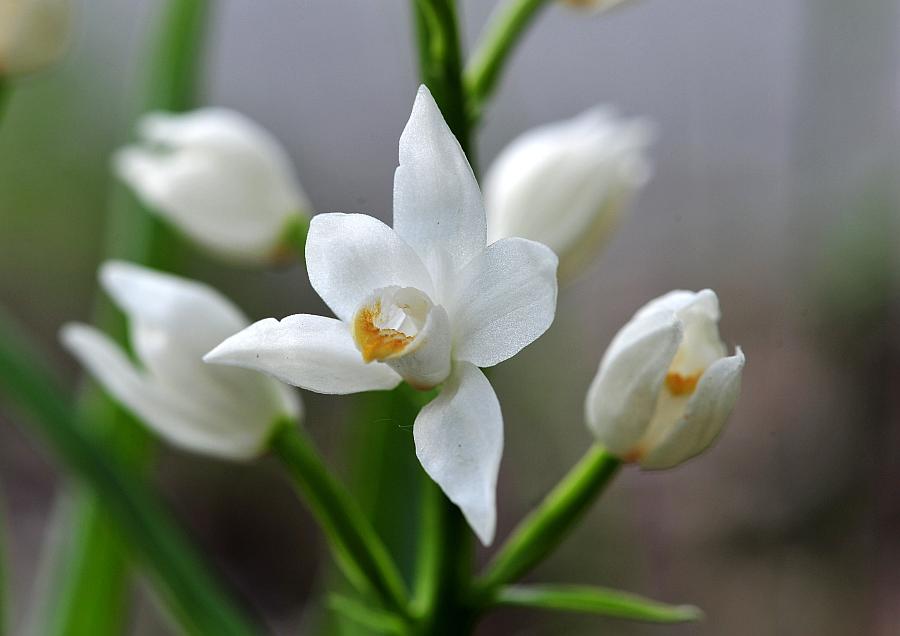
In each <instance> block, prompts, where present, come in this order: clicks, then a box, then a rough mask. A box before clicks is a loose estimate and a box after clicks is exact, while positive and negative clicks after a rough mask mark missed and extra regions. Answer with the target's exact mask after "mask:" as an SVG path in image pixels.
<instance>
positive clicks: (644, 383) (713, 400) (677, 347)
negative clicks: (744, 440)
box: [585, 289, 744, 469]
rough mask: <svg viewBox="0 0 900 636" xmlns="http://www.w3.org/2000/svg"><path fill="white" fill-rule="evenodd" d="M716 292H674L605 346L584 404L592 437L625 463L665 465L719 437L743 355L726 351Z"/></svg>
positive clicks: (736, 391) (653, 303)
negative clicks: (606, 347)
mask: <svg viewBox="0 0 900 636" xmlns="http://www.w3.org/2000/svg"><path fill="white" fill-rule="evenodd" d="M718 322H719V300H718V298H717V297H716V294H715V292H713V291H712V290H710V289H705V290H703V291H701V292H697V293H694V292H689V291H673V292H670V293H668V294H666V295H664V296H661V297H660V298H657V299H656V300H653V301H651V302H650V303H648V304H647V305H646V306H644V307H643V308H642V309H641V310H640V311H638V312H637V314H635V316H634V318H632V319H631V321H630V322H629V323H628V324H626V325H625V326H624V327H623V328H622V329H621V330H620V331H619V333H618V334H617V335H616V337H615V338H614V339H613V341H612V343H611V344H610V345H609V349H607V351H606V354H605V355H604V356H603V360H602V362H601V363H600V370H599V371H598V372H597V376H596V377H595V378H594V381H593V383H592V384H591V387H590V390H589V391H588V394H587V401H586V405H585V410H586V415H587V421H588V426H589V427H590V429H591V430H592V431H593V433H594V435H595V436H596V438H597V440H598V441H599V442H600V443H601V444H603V445H604V446H605V447H606V448H607V449H608V450H609V451H610V452H611V453H613V454H614V455H616V456H618V457H620V458H621V459H622V460H624V461H630V462H637V463H639V464H640V465H641V466H642V467H643V468H651V469H653V468H670V467H672V466H675V465H676V464H680V463H682V462H684V461H686V460H688V459H690V458H691V457H694V456H695V455H697V454H699V453H700V452H702V451H703V450H704V449H705V448H706V447H708V446H709V445H710V444H711V443H712V442H713V440H715V438H716V437H717V436H718V434H719V432H720V431H721V430H722V428H723V427H724V426H725V422H726V421H727V420H728V416H729V415H730V414H731V410H732V408H733V407H734V404H735V402H736V400H737V398H738V395H739V393H740V389H741V373H742V371H743V368H744V354H743V352H742V351H741V349H740V347H738V348H737V351H736V352H735V354H734V355H732V356H729V355H727V351H726V348H725V345H724V344H723V342H722V340H721V338H720V337H719V327H718Z"/></svg>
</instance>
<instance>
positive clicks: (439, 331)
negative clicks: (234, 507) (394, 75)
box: [206, 87, 557, 544]
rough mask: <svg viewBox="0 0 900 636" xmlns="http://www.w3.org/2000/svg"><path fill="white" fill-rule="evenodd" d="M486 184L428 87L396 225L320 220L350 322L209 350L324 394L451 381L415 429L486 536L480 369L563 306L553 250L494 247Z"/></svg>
mask: <svg viewBox="0 0 900 636" xmlns="http://www.w3.org/2000/svg"><path fill="white" fill-rule="evenodd" d="M485 225H486V223H485V214H484V209H483V207H482V200H481V192H480V191H479V189H478V183H477V182H476V180H475V176H474V175H473V174H472V169H471V168H470V167H469V163H468V161H467V160H466V157H465V154H464V153H463V151H462V149H461V148H460V146H459V144H458V143H457V141H456V139H455V138H454V137H453V134H452V133H451V132H450V129H449V128H448V127H447V124H446V123H445V122H444V119H443V117H442V116H441V113H440V111H439V110H438V107H437V104H435V102H434V100H433V99H432V97H431V94H430V93H429V92H428V90H427V89H426V88H425V87H422V88H420V89H419V94H418V96H417V97H416V101H415V105H414V106H413V110H412V115H411V116H410V119H409V123H408V124H407V125H406V128H405V130H404V131H403V135H402V136H401V137H400V166H399V168H397V171H396V174H395V177H394V227H393V229H391V228H390V227H388V226H387V225H385V224H384V223H382V222H381V221H379V220H377V219H375V218H373V217H370V216H366V215H362V214H320V215H318V216H316V217H314V218H313V219H312V223H311V225H310V231H309V237H308V239H307V244H306V265H307V270H308V272H309V278H310V281H311V283H312V286H313V288H314V289H315V290H316V292H318V294H319V295H320V296H321V297H322V299H323V300H324V301H325V302H326V304H328V306H329V307H330V308H331V310H332V311H334V313H335V315H337V317H338V319H333V318H323V317H320V316H309V315H296V316H289V317H288V318H285V319H284V320H281V321H277V320H274V319H267V320H263V321H260V322H257V323H256V324H254V325H251V326H250V327H248V328H247V329H245V330H244V331H242V332H240V333H238V334H236V335H235V336H232V337H231V338H229V339H228V340H226V341H225V342H223V343H222V344H221V345H219V346H218V347H217V348H216V349H214V350H213V351H212V352H210V354H209V355H208V356H207V357H206V360H208V361H210V362H217V363H223V364H234V365H239V366H243V367H247V368H250V369H257V370H260V371H263V372H265V373H269V374H271V375H273V376H275V377H276V378H278V379H280V380H283V381H285V382H288V383H290V384H294V385H296V386H300V387H303V388H305V389H308V390H311V391H316V392H319V393H354V392H358V391H366V390H372V389H390V388H393V387H395V386H396V385H397V384H398V383H400V382H401V380H406V381H407V382H408V383H409V384H411V385H412V386H414V387H417V388H420V389H428V388H432V387H435V386H438V385H441V384H443V389H442V391H441V393H440V395H439V396H438V397H437V398H435V399H434V400H433V401H432V402H431V403H430V404H428V405H427V406H426V407H425V408H423V409H422V411H421V412H420V413H419V415H418V417H417V418H416V421H415V426H414V429H413V433H414V437H415V443H416V454H417V455H418V457H419V460H420V461H421V462H422V466H423V467H424V468H425V470H426V472H427V473H428V474H429V475H430V476H431V477H432V479H434V480H435V481H436V482H437V483H438V484H439V485H440V486H441V488H442V489H443V490H444V492H445V493H446V494H447V496H448V497H449V498H450V500H451V501H453V502H454V503H455V504H456V505H458V506H459V507H460V508H461V509H462V511H463V514H464V515H465V517H466V519H467V520H468V522H469V524H470V525H471V526H472V528H473V529H474V531H475V533H476V534H477V535H478V537H479V538H480V539H481V541H482V542H483V543H485V544H487V543H490V542H491V541H492V539H493V536H494V527H495V519H496V509H495V496H496V493H495V491H496V483H497V472H498V470H499V466H500V457H501V455H502V452H503V421H502V417H501V414H500V405H499V403H498V401H497V396H496V395H495V394H494V391H493V389H492V388H491V385H490V383H489V382H488V381H487V378H485V376H484V374H483V373H482V372H481V371H480V370H479V369H478V367H490V366H493V365H495V364H497V363H499V362H502V361H504V360H506V359H507V358H510V357H512V356H513V355H515V354H516V353H517V352H518V351H520V350H521V349H522V348H523V347H525V346H526V345H528V344H530V343H531V342H532V341H534V340H535V339H536V338H537V337H538V336H540V335H541V334H542V333H543V332H544V331H545V330H546V329H547V327H549V326H550V323H551V322H552V321H553V317H554V314H555V311H556V265H557V259H556V256H555V255H554V254H553V252H552V251H551V250H550V249H549V248H547V247H545V246H544V245H541V244H540V243H535V242H533V241H529V240H525V239H519V238H514V239H504V240H502V241H497V242H496V243H493V244H492V245H490V246H487V247H486V228H485Z"/></svg>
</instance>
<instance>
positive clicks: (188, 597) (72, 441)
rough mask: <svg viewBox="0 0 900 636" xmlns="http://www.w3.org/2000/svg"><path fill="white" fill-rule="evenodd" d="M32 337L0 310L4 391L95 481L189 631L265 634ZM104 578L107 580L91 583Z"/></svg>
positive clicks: (200, 635)
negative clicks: (80, 410)
mask: <svg viewBox="0 0 900 636" xmlns="http://www.w3.org/2000/svg"><path fill="white" fill-rule="evenodd" d="M27 342H28V338H27V337H26V336H25V335H24V334H23V333H22V331H21V330H20V329H19V328H18V327H16V326H15V325H14V324H13V323H12V322H11V321H10V320H9V319H8V318H7V317H6V316H5V315H4V314H2V313H0V389H2V391H3V392H4V394H5V395H6V396H7V397H9V398H11V400H12V401H13V403H15V404H16V405H18V406H19V407H21V408H22V409H23V410H25V411H27V412H28V413H30V414H31V415H32V416H33V421H34V423H35V424H36V425H37V428H38V429H39V430H40V432H41V433H42V434H43V436H44V438H45V439H46V440H47V442H48V443H49V445H50V447H51V448H53V450H54V451H55V454H56V455H57V456H58V457H59V459H61V460H62V462H63V463H64V465H65V466H66V468H67V469H68V470H69V471H70V472H71V473H73V474H74V475H75V476H77V477H78V478H79V479H81V480H82V481H83V482H84V483H85V484H86V485H88V486H90V488H91V489H92V491H93V492H94V493H95V495H96V496H97V501H100V502H102V504H103V511H104V514H108V515H109V516H108V517H106V516H104V517H103V518H104V519H109V520H111V521H113V522H115V531H116V532H117V533H120V535H121V536H122V537H123V538H125V539H127V540H128V545H129V546H130V547H131V548H133V549H134V551H135V552H136V553H137V554H138V555H139V556H140V557H141V561H142V562H143V564H144V565H145V566H146V568H147V571H148V572H149V573H150V575H151V580H152V581H153V582H154V583H155V584H156V588H157V589H158V590H159V591H160V596H161V598H162V599H163V601H164V602H165V603H166V605H167V606H168V607H169V608H170V609H171V611H172V613H173V615H174V616H175V617H176V618H177V619H178V620H179V623H180V625H181V627H182V628H183V629H184V631H185V632H186V633H187V634H191V635H193V636H209V635H210V634H216V636H249V635H251V634H255V633H257V631H256V630H255V629H254V628H253V627H251V624H250V623H249V622H247V620H246V619H245V618H244V617H243V615H242V614H241V613H240V612H239V611H237V610H236V609H235V608H234V606H233V605H232V604H231V603H230V602H229V600H228V598H227V596H226V595H225V594H224V593H223V592H222V590H221V588H220V587H219V584H218V583H217V580H216V578H214V577H213V576H211V575H210V574H209V573H208V571H207V570H206V569H205V568H204V566H203V562H202V559H201V558H200V556H199V555H198V554H197V553H196V552H195V551H194V550H193V549H192V548H191V546H190V544H189V543H187V542H186V541H185V539H184V537H183V536H182V534H181V532H180V531H179V530H178V528H177V527H176V526H175V525H173V524H172V523H171V522H170V521H169V518H168V515H167V514H166V512H165V510H164V509H163V507H162V506H161V504H160V503H159V501H158V500H157V499H156V497H154V496H153V494H152V492H151V491H150V490H149V489H148V488H147V487H146V486H145V485H144V484H143V482H142V481H141V480H140V479H138V478H137V477H135V476H134V475H133V474H132V471H131V470H129V469H127V468H126V467H123V466H122V462H120V461H117V459H116V458H115V457H110V455H109V453H108V451H107V449H105V448H104V447H103V445H102V444H101V443H100V442H98V441H97V440H96V439H95V438H93V437H92V436H90V435H88V434H86V433H85V429H86V428H87V427H86V425H85V424H84V423H82V422H80V421H78V416H77V415H75V411H74V409H73V406H72V404H70V403H69V401H68V400H67V399H66V398H65V397H63V396H64V394H63V393H62V392H61V391H60V389H59V388H58V387H57V384H56V381H55V380H54V378H53V377H52V376H51V375H50V374H49V373H48V372H47V371H45V370H44V369H43V368H42V367H40V366H37V363H36V361H38V360H41V359H43V356H42V355H41V353H40V352H37V351H35V350H34V348H33V347H31V346H28V345H27ZM97 583H101V582H100V581H91V582H86V584H91V585H93V584H97ZM72 633H74V632H72ZM83 633H84V632H83ZM42 636H43V635H42ZM91 636H94V635H93V634H91Z"/></svg>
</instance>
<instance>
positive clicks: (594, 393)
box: [585, 311, 682, 457]
mask: <svg viewBox="0 0 900 636" xmlns="http://www.w3.org/2000/svg"><path fill="white" fill-rule="evenodd" d="M681 339H682V327H681V322H680V321H679V320H678V318H677V317H676V316H675V314H674V313H672V312H671V311H657V312H655V313H652V314H650V315H648V316H644V317H642V318H635V319H632V320H631V321H630V322H629V323H628V324H626V325H625V327H623V328H622V330H621V331H619V333H618V334H616V337H615V338H614V339H613V341H612V343H611V344H610V345H609V348H608V349H607V351H606V354H604V356H603V360H602V361H601V363H600V369H599V371H598V372H597V375H596V376H595V377H594V381H593V382H592V383H591V387H590V389H589V390H588V394H587V399H586V401H585V415H586V419H587V422H588V426H589V427H590V429H591V430H592V432H593V433H594V435H595V437H596V438H597V440H598V441H599V442H600V443H601V444H603V445H604V446H605V447H606V448H607V449H608V450H609V451H610V452H611V453H613V454H614V455H618V456H619V457H625V456H627V455H628V454H629V453H631V452H633V451H634V450H635V445H636V444H637V443H638V442H639V441H640V440H641V438H642V436H643V435H644V433H645V431H646V430H647V427H648V426H649V424H650V421H651V419H652V417H653V413H654V409H655V407H656V402H657V396H658V395H659V392H660V390H661V387H662V383H663V380H664V379H665V377H666V373H667V372H668V369H669V365H670V364H671V362H672V359H673V358H674V357H675V352H676V351H677V350H678V345H679V343H680V342H681Z"/></svg>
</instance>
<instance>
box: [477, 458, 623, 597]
mask: <svg viewBox="0 0 900 636" xmlns="http://www.w3.org/2000/svg"><path fill="white" fill-rule="evenodd" d="M620 465H621V462H620V461H619V460H618V459H617V458H615V457H613V456H612V455H610V454H609V453H608V452H607V451H606V450H605V449H603V448H602V447H600V446H597V445H595V446H592V447H591V449H590V450H589V451H588V452H587V453H586V454H585V456H584V457H583V458H582V459H581V461H579V462H578V463H577V464H576V465H575V466H574V467H573V468H572V470H570V471H569V473H568V474H567V475H566V476H565V477H564V478H563V480H562V481H561V482H559V484H558V485H557V486H556V487H555V488H554V489H553V490H552V491H550V493H549V494H548V495H547V496H546V497H545V498H544V500H543V501H542V502H541V504H540V505H539V506H538V507H537V508H536V509H535V510H534V511H533V512H532V513H531V514H530V515H528V517H526V518H525V519H524V520H523V521H522V522H521V523H520V524H519V526H518V527H517V528H516V529H515V530H513V533H512V534H511V535H510V537H509V538H508V539H507V540H506V542H505V543H504V544H503V546H502V547H501V548H500V550H499V551H498V552H497V554H496V556H495V557H494V558H493V560H492V561H491V563H490V564H489V565H488V568H487V572H486V573H485V574H484V575H483V576H482V577H481V578H480V579H479V580H478V581H476V584H475V592H476V594H475V595H476V597H477V598H479V599H481V600H482V601H485V600H486V599H487V598H489V597H490V596H491V595H493V594H494V593H495V591H496V590H497V589H498V588H499V587H500V586H502V585H506V584H507V583H512V582H513V581H516V580H518V579H519V578H520V577H521V576H522V575H524V574H525V573H526V572H528V571H529V570H530V569H531V568H533V567H534V566H535V565H537V564H538V563H540V562H541V561H542V560H543V559H544V558H545V557H546V556H547V555H548V554H550V552H551V551H552V550H553V549H554V548H555V547H556V546H557V545H559V543H560V541H562V539H563V537H565V536H566V534H567V533H568V532H569V531H570V530H571V529H572V528H573V527H574V526H575V524H576V523H577V522H578V520H580V519H581V517H582V516H583V515H584V513H585V512H586V511H587V509H588V508H589V507H590V505H591V504H592V503H593V502H594V500H595V499H596V498H597V497H598V496H599V495H600V493H602V492H603V489H604V488H605V486H606V485H607V484H608V483H609V482H610V480H611V479H612V478H613V476H614V475H615V474H616V472H617V471H618V469H619V466H620Z"/></svg>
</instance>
